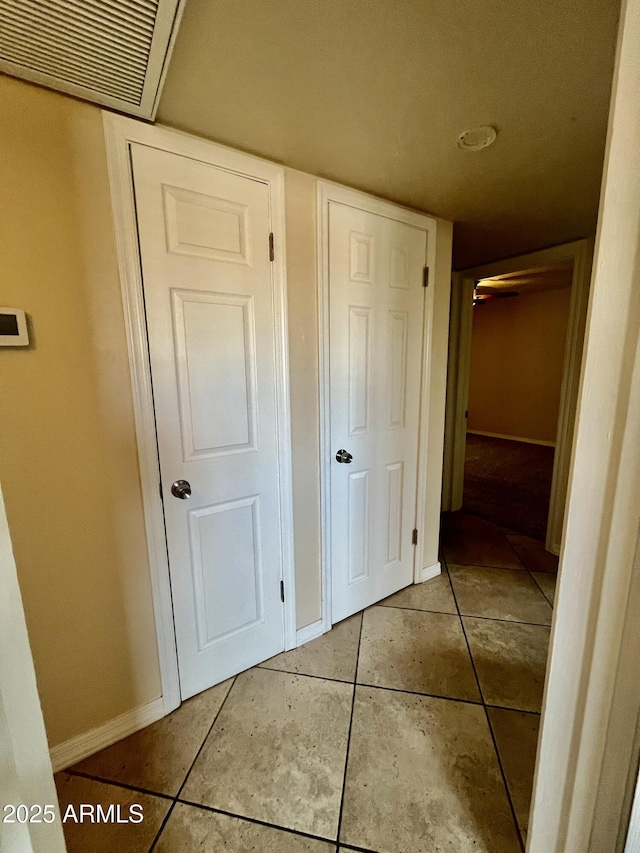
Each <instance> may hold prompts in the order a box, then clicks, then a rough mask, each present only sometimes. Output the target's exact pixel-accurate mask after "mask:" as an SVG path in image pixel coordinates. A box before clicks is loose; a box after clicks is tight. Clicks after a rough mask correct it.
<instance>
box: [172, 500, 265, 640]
mask: <svg viewBox="0 0 640 853" xmlns="http://www.w3.org/2000/svg"><path fill="white" fill-rule="evenodd" d="M189 532H190V540H191V554H192V571H193V584H194V590H195V593H196V595H195V602H196V622H197V634H198V651H199V652H202V651H205V650H206V649H209V648H211V647H212V646H214V645H217V644H220V643H222V642H224V641H225V640H229V639H232V638H233V637H235V636H237V635H238V634H239V633H240V632H242V631H248V630H250V629H251V628H253V627H255V626H256V625H257V624H258V623H259V622H261V621H262V620H263V619H264V591H263V559H262V532H261V507H260V497H259V496H258V495H252V496H250V497H248V498H244V499H241V500H237V501H229V502H226V503H223V504H218V505H216V506H210V507H201V508H200V509H197V510H191V511H190V512H189Z"/></svg>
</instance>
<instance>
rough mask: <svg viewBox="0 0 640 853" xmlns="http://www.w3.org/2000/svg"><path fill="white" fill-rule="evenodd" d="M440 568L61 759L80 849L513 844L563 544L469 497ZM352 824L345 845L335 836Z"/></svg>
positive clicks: (528, 773) (265, 851) (408, 850)
mask: <svg viewBox="0 0 640 853" xmlns="http://www.w3.org/2000/svg"><path fill="white" fill-rule="evenodd" d="M442 547H443V552H444V553H443V558H444V559H443V573H442V575H441V576H440V577H438V578H435V579H433V580H431V581H428V582H427V583H425V584H423V585H421V586H412V587H408V588H407V589H405V590H402V591H401V592H399V593H397V594H396V595H393V596H391V597H390V598H388V599H387V600H385V601H384V602H381V604H380V605H377V606H374V607H370V608H368V609H367V610H366V611H365V612H364V614H356V615H355V616H353V617H351V618H350V619H347V620H345V621H344V622H342V623H340V624H338V625H336V626H335V627H334V628H333V630H332V631H331V632H330V633H329V634H326V635H325V636H324V637H321V638H320V639H318V640H315V641H313V642H311V643H309V644H307V645H306V646H304V647H302V648H300V649H297V650H294V651H291V652H287V653H283V654H281V655H278V656H277V657H275V658H273V659H271V660H269V661H266V662H265V663H263V664H262V665H261V666H259V667H256V668H254V669H252V670H249V671H247V672H244V673H242V674H240V675H239V676H237V677H236V678H235V679H231V680H230V681H228V682H225V683H224V684H221V685H218V686H217V687H214V688H212V689H211V690H208V691H206V692H205V693H202V694H200V695H198V696H196V697H194V698H193V699H190V700H189V701H187V702H185V703H184V704H183V705H182V706H181V707H180V708H179V709H178V710H177V711H175V712H174V713H173V714H171V715H170V716H169V717H167V718H165V719H163V720H160V721H159V722H157V723H155V724H154V725H152V726H149V727H148V728H147V729H144V730H143V731H141V732H139V733H137V734H135V735H132V736H131V737H129V738H127V739H126V740H124V741H121V742H119V743H117V744H115V745H114V746H112V747H110V748H108V749H106V750H104V751H103V752H101V753H98V754H96V755H94V756H92V757H90V758H88V759H86V760H85V761H83V762H81V763H80V764H77V765H75V766H74V767H73V768H70V770H69V771H67V772H62V773H59V774H57V778H56V781H57V785H58V792H59V797H60V804H61V811H62V813H63V814H64V810H65V807H66V805H67V804H68V803H73V804H79V803H102V804H103V807H104V808H106V807H107V806H108V805H109V804H110V803H119V804H121V806H122V811H123V814H126V812H127V809H128V807H129V805H131V804H133V803H139V804H141V805H142V806H143V809H144V821H143V822H142V823H139V824H133V823H131V824H121V825H118V824H106V825H105V824H102V825H100V824H91V823H84V824H74V823H73V822H71V821H67V823H66V824H65V835H66V838H67V844H68V847H69V851H70V853H76V851H83V853H87V851H90V852H91V853H107V851H113V850H118V851H119V853H147V851H150V850H153V851H154V853H195V851H196V850H198V851H205V850H207V851H208V850H211V851H218V850H227V851H230V853H245V851H251V850H255V851H262V853H276V851H277V852H278V853H334V851H336V850H342V851H346V850H350V849H355V850H365V851H376V853H434V851H445V850H451V851H455V853H467V851H469V852H470V851H474V852H475V853H481V851H484V852H485V853H517V851H519V850H521V849H522V845H521V843H520V839H519V837H518V829H517V827H518V828H519V832H520V834H521V836H522V838H523V839H524V838H525V837H526V829H527V819H528V809H529V800H530V795H531V784H532V778H533V770H534V763H535V750H536V742H537V734H538V723H539V713H540V706H541V701H542V690H543V685H544V674H545V666H546V656H547V645H548V639H549V625H550V622H551V615H552V607H551V605H552V603H553V594H554V589H555V577H556V571H557V559H556V558H554V557H552V556H551V555H550V554H548V553H546V552H545V551H544V550H543V549H542V546H541V545H540V543H538V542H536V541H535V540H531V539H528V538H527V537H525V536H521V535H511V534H504V533H503V532H502V531H501V530H500V529H499V528H498V527H496V526H495V525H493V524H491V523H490V522H487V521H484V520H482V519H479V518H476V517H474V516H471V515H466V514H464V513H455V514H452V515H450V516H448V517H445V520H444V524H443V540H442ZM338 840H339V841H340V842H341V845H340V846H339V847H336V843H337V841H338Z"/></svg>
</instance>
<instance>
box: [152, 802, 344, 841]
mask: <svg viewBox="0 0 640 853" xmlns="http://www.w3.org/2000/svg"><path fill="white" fill-rule="evenodd" d="M222 850H225V851H227V853H248V851H255V853H334V850H335V845H334V844H332V843H330V842H328V841H317V840H316V839H313V838H305V837H304V836H302V835H294V833H292V832H285V831H283V830H281V829H275V828H274V827H270V826H262V825H261V824H259V823H252V822H250V821H248V820H242V819H241V818H237V817H229V816H228V815H223V814H216V813H215V812H209V811H205V810H204V809H199V808H197V807H196V806H187V805H184V804H183V803H178V804H177V805H176V807H175V808H174V810H173V811H172V812H171V817H170V818H169V820H168V821H167V825H166V826H165V828H164V829H163V830H162V835H161V836H160V839H159V841H158V843H157V845H156V846H155V847H154V853H204V851H211V853H218V851H222Z"/></svg>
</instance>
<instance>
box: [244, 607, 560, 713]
mask: <svg viewBox="0 0 640 853" xmlns="http://www.w3.org/2000/svg"><path fill="white" fill-rule="evenodd" d="M367 609H369V608H367ZM398 609H403V608H398ZM418 612H419V613H437V612H438V611H433V610H420V611H418ZM443 615H444V616H454V617H456V618H459V617H458V614H457V613H445V614H443ZM468 618H476V617H468ZM477 618H481V617H477ZM487 621H489V622H495V621H499V620H495V619H488V620H487ZM522 624H523V625H528V624H529V623H528V622H523V623H522ZM537 627H540V628H548V627H549V626H548V625H539V626H537ZM259 668H260V669H269V672H284V673H286V674H287V675H296V676H298V677H299V678H316V679H318V680H319V681H334V682H336V684H354V683H355V684H356V685H357V686H360V687H373V688H375V689H376V690H388V691H389V692H391V693H408V694H409V695H410V696H426V697H427V698H429V699H443V700H444V701H445V702H463V703H465V704H467V705H483V704H486V705H487V707H488V708H497V709H498V710H500V711H516V712H517V713H519V714H534V715H535V716H537V717H539V716H540V712H539V711H532V710H530V709H529V708H511V707H507V706H506V705H493V704H491V703H485V702H483V701H482V700H477V701H476V700H474V699H461V698H458V697H456V696H442V695H441V694H440V693H424V692H422V691H420V690H407V688H405V687H389V686H388V685H386V684H370V683H369V682H368V681H356V682H353V681H343V680H342V679H340V678H331V677H330V676H328V675H311V674H309V673H308V672H294V671H293V670H289V669H270V668H268V667H262V666H260V667H259Z"/></svg>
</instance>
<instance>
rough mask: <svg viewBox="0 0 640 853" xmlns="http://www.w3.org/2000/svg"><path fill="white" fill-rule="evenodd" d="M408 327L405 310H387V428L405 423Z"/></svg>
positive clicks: (401, 425)
mask: <svg viewBox="0 0 640 853" xmlns="http://www.w3.org/2000/svg"><path fill="white" fill-rule="evenodd" d="M408 327H409V318H408V315H407V313H406V311H389V313H388V325H387V330H388V332H387V429H398V428H402V427H404V425H405V410H406V398H407V339H408Z"/></svg>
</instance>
